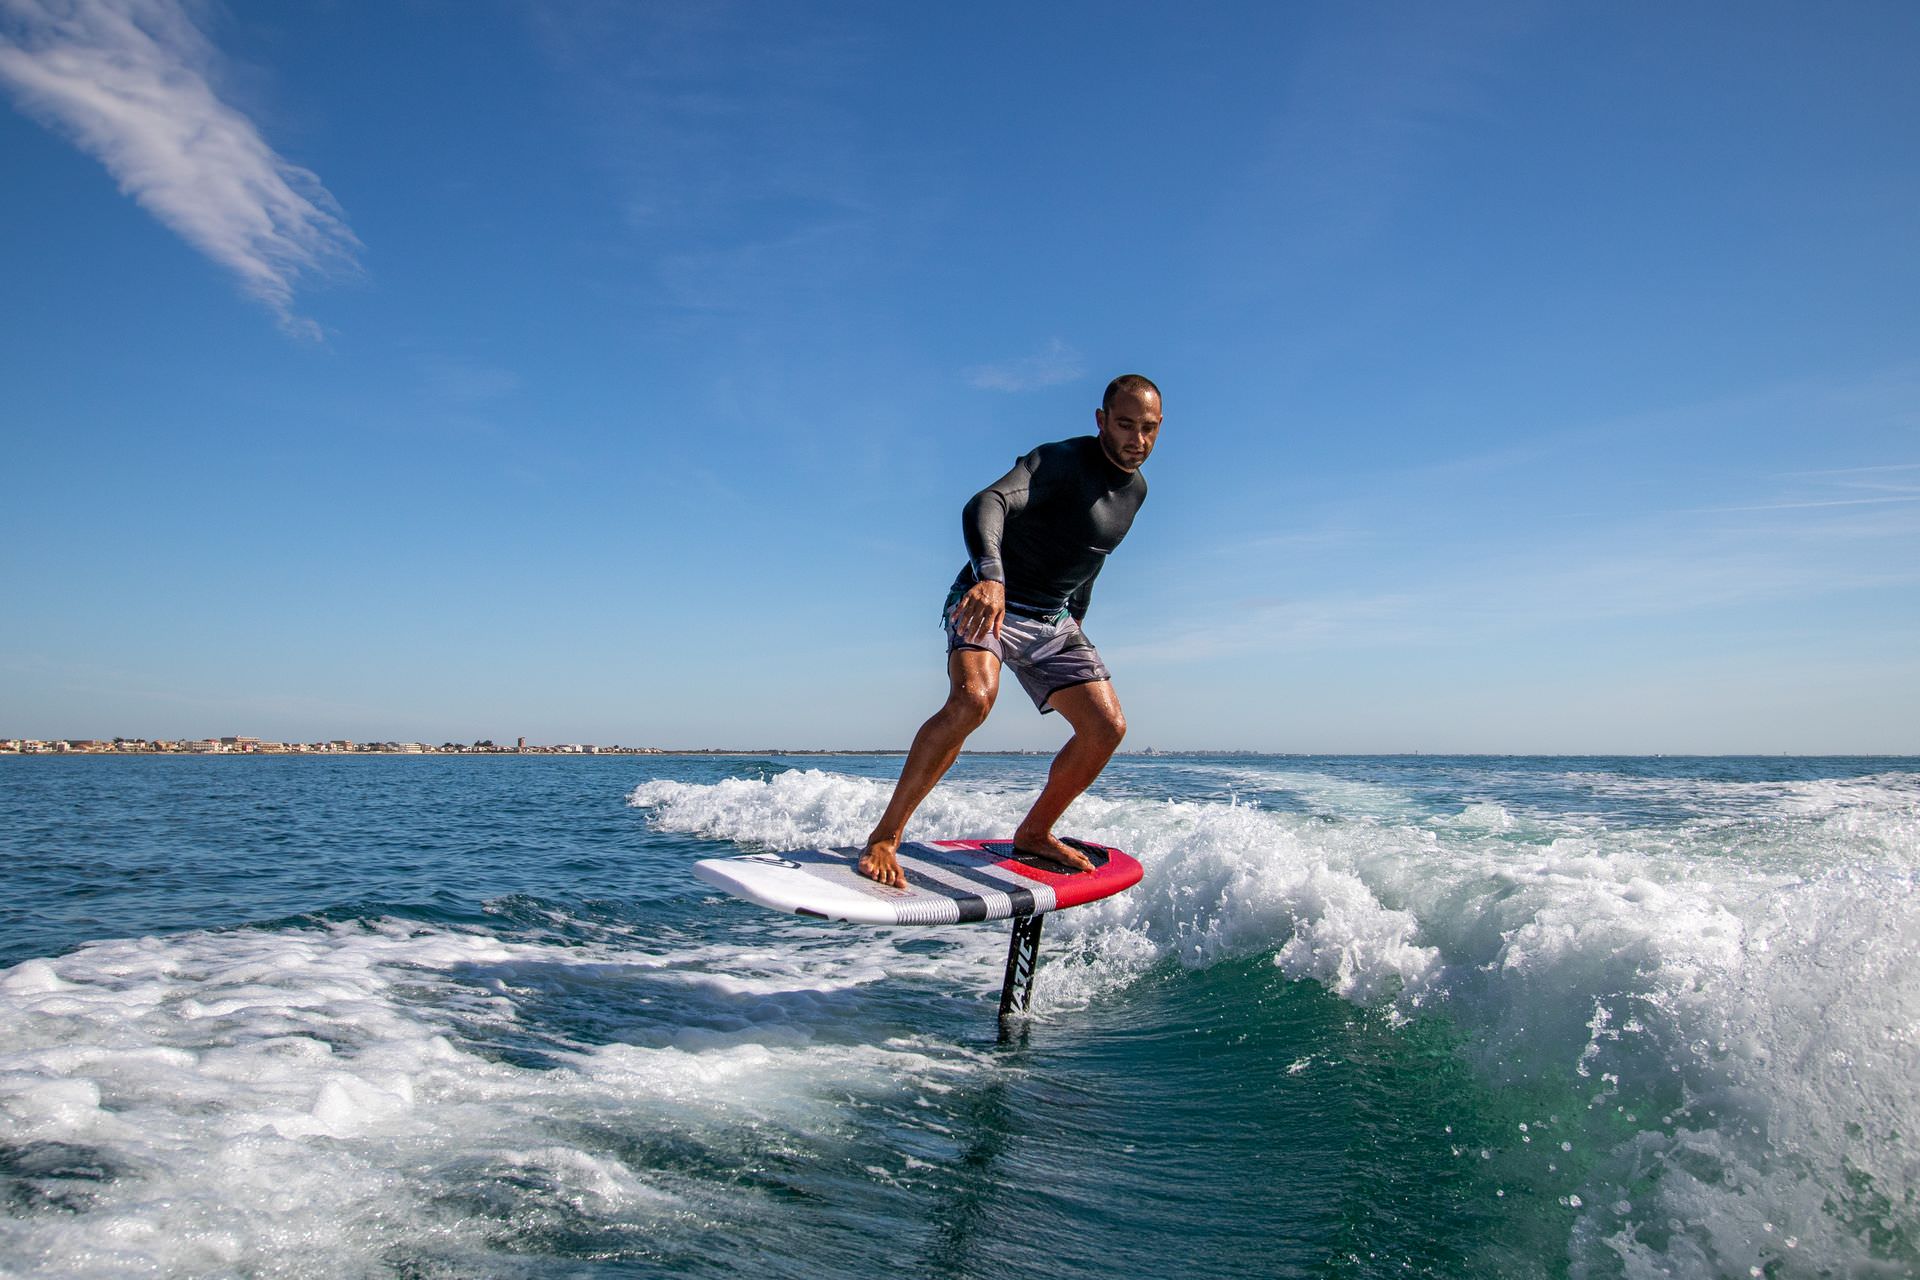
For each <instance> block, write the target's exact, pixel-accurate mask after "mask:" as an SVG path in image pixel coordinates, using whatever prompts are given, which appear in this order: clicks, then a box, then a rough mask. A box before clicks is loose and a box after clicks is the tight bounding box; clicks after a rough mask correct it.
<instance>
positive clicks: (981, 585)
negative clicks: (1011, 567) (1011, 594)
mask: <svg viewBox="0 0 1920 1280" xmlns="http://www.w3.org/2000/svg"><path fill="white" fill-rule="evenodd" d="M1006 616H1007V584H1006V583H1004V582H992V581H988V580H985V579H983V580H981V581H979V582H976V583H974V584H973V585H972V586H971V587H968V588H967V594H965V595H963V596H961V597H960V603H958V604H956V605H954V606H953V629H954V630H955V631H957V632H959V633H960V638H961V639H962V640H965V641H967V642H969V643H971V644H981V643H983V642H984V641H985V640H986V638H987V637H988V636H992V637H994V638H995V639H998V638H999V637H1000V623H1001V621H1002V620H1003V619H1005V618H1006Z"/></svg>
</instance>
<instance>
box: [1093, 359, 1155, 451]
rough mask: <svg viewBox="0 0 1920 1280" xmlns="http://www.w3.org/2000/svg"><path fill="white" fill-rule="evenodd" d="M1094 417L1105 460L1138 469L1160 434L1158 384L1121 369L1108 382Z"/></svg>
mask: <svg viewBox="0 0 1920 1280" xmlns="http://www.w3.org/2000/svg"><path fill="white" fill-rule="evenodd" d="M1093 420H1094V422H1096V423H1098V424H1099V427H1100V449H1101V451H1102V452H1104V453H1105V454H1106V455H1107V459H1108V461H1110V462H1112V463H1113V465H1114V466H1116V467H1119V468H1120V469H1121V470H1123V471H1138V470H1139V469H1140V464H1141V463H1143V462H1145V461H1146V460H1147V455H1148V454H1150V453H1152V452H1153V445H1154V441H1156V440H1158V439H1159V438H1160V388H1158V387H1156V386H1154V385H1153V382H1152V381H1151V380H1150V379H1148V378H1144V377H1142V376H1141V375H1139V374H1137V373H1123V374H1121V375H1120V376H1119V377H1117V378H1115V379H1114V380H1113V381H1112V382H1109V383H1108V384H1107V393H1106V395H1104V396H1102V397H1101V398H1100V407H1099V408H1098V409H1095V410H1094V411H1093Z"/></svg>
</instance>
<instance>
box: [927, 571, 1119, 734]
mask: <svg viewBox="0 0 1920 1280" xmlns="http://www.w3.org/2000/svg"><path fill="white" fill-rule="evenodd" d="M961 594H962V593H961V592H959V591H953V592H949V593H948V595H947V602H946V604H945V605H943V606H942V607H941V610H940V622H941V625H942V626H943V627H944V628H945V629H946V632H947V652H948V653H949V654H952V653H954V652H956V651H958V650H960V649H980V650H984V651H985V652H987V653H990V654H992V655H993V656H994V657H996V658H998V659H1000V662H1001V664H1002V665H1003V666H1007V667H1011V668H1013V674H1014V676H1015V677H1016V678H1017V679H1018V680H1019V681H1020V687H1021V688H1022V689H1025V690H1026V691H1027V696H1028V697H1029V698H1032V699H1033V705H1034V706H1036V707H1038V708H1039V709H1040V712H1041V714H1042V715H1045V714H1046V713H1047V712H1049V711H1052V710H1053V708H1052V707H1050V706H1048V705H1047V700H1048V699H1049V698H1051V697H1053V695H1054V694H1056V693H1058V692H1060V690H1062V689H1070V688H1072V687H1073V686H1074V685H1076V684H1091V683H1093V682H1094V681H1095V680H1111V679H1112V678H1113V677H1112V676H1111V675H1110V674H1109V673H1108V671H1107V664H1106V663H1104V662H1102V661H1100V651H1099V650H1098V649H1096V648H1094V647H1093V641H1091V640H1089V639H1087V633H1086V632H1084V631H1082V630H1081V629H1080V624H1079V623H1078V622H1075V621H1074V620H1073V615H1072V614H1070V613H1067V612H1066V611H1065V610H1062V611H1061V612H1060V613H1059V614H1057V615H1055V616H1054V617H1052V618H1033V617H1028V616H1027V615H1025V614H1019V613H1015V612H1013V610H1011V609H1009V610H1007V614H1006V616H1005V617H1004V618H1002V619H1001V620H1000V634H999V635H998V636H992V635H989V636H987V637H986V638H985V639H984V640H980V641H973V640H965V639H962V638H961V636H960V633H959V632H958V631H956V630H955V629H954V625H953V606H954V605H956V604H958V603H960V596H961Z"/></svg>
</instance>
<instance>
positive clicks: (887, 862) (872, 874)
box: [859, 840, 907, 889]
mask: <svg viewBox="0 0 1920 1280" xmlns="http://www.w3.org/2000/svg"><path fill="white" fill-rule="evenodd" d="M899 850H900V842H899V841H898V840H869V841H867V850H866V852H865V853H863V854H861V855H860V867H859V870H860V874H861V875H863V876H865V877H866V878H867V879H869V880H877V881H879V882H880V883H881V884H884V885H890V886H892V887H893V888H895V889H904V888H906V887H907V874H906V872H904V871H902V870H901V869H900V859H899V857H898V856H897V855H898V853H899Z"/></svg>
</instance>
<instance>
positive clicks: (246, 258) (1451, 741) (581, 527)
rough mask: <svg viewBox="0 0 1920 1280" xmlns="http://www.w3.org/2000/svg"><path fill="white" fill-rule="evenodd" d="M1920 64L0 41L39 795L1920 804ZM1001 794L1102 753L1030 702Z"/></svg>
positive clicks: (1812, 59)
mask: <svg viewBox="0 0 1920 1280" xmlns="http://www.w3.org/2000/svg"><path fill="white" fill-rule="evenodd" d="M1917 62H1920V8H1916V7H1915V6H1913V5H1911V4H1906V3H1889V4H1871V3H1861V4H1848V5H1839V6H1804V5H1787V4H1780V5H1774V4H1726V5H1714V4H1704V5H1690V6H1645V5H1636V6H1622V5H1602V4H1593V5H1579V6H1537V5H1521V4H1514V5H1505V4H1500V5H1475V4H1461V5H1414V4H1402V5H1349V4H1332V3H1326V4H1303V5H1251V4H1249V5H1210V4H1201V5H1197V6H1171V5H1142V6H1127V5H1109V4H1102V5H1084V6H1079V5H1058V6H1013V5H1007V6H992V5H985V6H940V7H935V6H899V5H882V4H820V5H811V4H808V5H798V4H784V3H769V4H740V5H734V4H695V3H687V4H669V5H631V4H624V3H619V4H616V3H606V4H594V3H567V4H553V5H535V4H512V3H485V2H484V0H476V2H475V3H471V4H468V3H452V2H451V0H448V2H437V3H426V2H402V3H393V4H363V3H346V2H342V3H333V4H318V5H315V4H291V3H264V2H263V3H248V4H244V5H231V6H225V7H220V6H213V5H203V4H195V3H186V4H181V3H176V2H175V0H4V2H0V92H3V94H4V98H5V101H6V103H7V104H8V105H7V107H6V109H4V110H0V164H3V165H4V182H0V279H4V280H5V282H6V288H5V293H6V297H7V305H6V306H5V308H4V309H3V310H0V326H4V329H3V330H0V339H3V342H0V351H3V352H4V355H3V356H0V383H3V384H4V387H3V389H0V454H3V455H4V462H0V511H4V515H5V522H6V527H7V532H6V536H5V538H4V540H0V599H4V601H5V607H4V609H0V618H3V620H0V736H7V735H14V734H24V735H28V736H70V735H71V736H88V735H98V736H112V735H115V734H126V735H147V736H160V735H166V736H172V735H195V736H198V735H207V734H233V733H241V734H256V735H260V736H266V737H289V738H302V739H307V738H317V737H339V736H347V737H353V738H357V739H381V738H418V739H426V740H431V741H441V740H445V739H448V738H453V739H459V740H468V739H473V738H479V737H492V738H495V739H511V738H513V737H516V736H519V735H521V734H524V735H526V736H527V737H528V738H529V739H532V740H536V741H591V742H622V743H627V744H654V745H668V746H706V745H728V746H741V747H765V746H789V747H816V746H823V747H834V746H839V747H862V746H895V745H901V744H904V743H905V742H906V741H907V739H908V738H909V737H910V736H911V733H912V730H913V728H914V726H915V725H917V724H918V723H919V721H920V720H921V719H922V718H923V717H924V716H925V715H926V714H927V713H928V712H929V711H931V710H932V708H933V707H934V706H935V705H936V704H937V702H938V700H939V698H940V696H941V694H942V691H943V681H944V677H943V675H942V656H941V640H940V635H939V632H938V629H937V617H936V615H937V610H938V606H939V601H940V598H941V595H942V593H943V590H944V587H945V585H946V583H947V581H948V580H949V579H950V578H951V576H952V574H953V572H954V570H955V568H956V567H957V566H958V564H959V563H960V560H961V558H962V554H963V553H962V549H961V546H960V540H959V516H958V513H959V508H960V506H961V504H962V503H963V502H964V500H965V499H966V498H967V497H968V496H969V495H970V494H971V493H972V492H973V491H974V490H976V489H978V488H979V487H981V486H982V485H984V484H985V483H987V482H988V481H989V480H991V479H993V478H994V477H995V476H997V475H998V474H1000V472H1001V471H1002V470H1004V468H1005V466H1006V465H1007V463H1008V462H1010V461H1011V460H1012V458H1013V457H1014V456H1015V455H1016V454H1018V453H1021V452H1024V451H1025V450H1026V449H1027V448H1030V447H1031V446H1032V445H1034V444H1036V443H1039V442H1041V441H1043V440H1051V439H1059V438H1062V437H1065V436H1069V435H1075V434H1081V433H1084V432H1086V431H1090V430H1091V429H1092V411H1093V408H1094V407H1095V405H1096V403H1097V401H1098V396H1099V392H1100V388H1101V387H1102V386H1103V385H1104V384H1105V381H1106V379H1107V378H1109V377H1110V376H1112V375H1113V374H1116V373H1119V372H1122V371H1128V370H1138V371H1140V372H1144V373H1147V374H1149V375H1150V376H1152V377H1153V378H1155V379H1156V381H1158V382H1159V383H1160V385H1161V387H1162V388H1163V390H1164V391H1165V396H1166V401H1165V411H1166V425H1165V428H1164V431H1163V435H1162V439H1161V444H1160V448H1159V451H1158V453H1157V454H1156V455H1155V457H1154V458H1153V459H1152V461H1151V462H1149V463H1148V466H1147V474H1148V477H1149V480H1150V482H1151V485H1152V496H1151V498H1150V500H1149V502H1148V504H1147V506H1146V507H1145V508H1144V510H1143V511H1142V514H1141V516H1140V519H1139V521H1138V522H1137V523H1136V525H1135V527H1134V530H1133V533H1132V534H1131V535H1130V537H1129V539H1128V541H1127V543H1126V545H1125V546H1123V547H1122V548H1121V549H1120V551H1119V552H1117V553H1116V554H1115V556H1114V557H1113V560H1112V562H1111V563H1110V565H1109V566H1108V568H1107V570H1106V571H1105V573H1104V574H1103V576H1102V578H1101V581H1100V583H1099V585H1098V587H1097V589H1096V592H1095V597H1094V604H1093V610H1092V612H1091V614H1090V616H1089V619H1088V631H1089V632H1090V634H1092V635H1093V637H1094V638H1095V640H1096V641H1097V642H1098V643H1099V644H1100V646H1101V648H1102V651H1103V652H1104V653H1105V654H1106V655H1107V657H1108V659H1109V663H1110V665H1111V666H1113V667H1114V669H1115V672H1116V682H1117V688H1118V690H1119V692H1120V694H1121V697H1122V700H1123V702H1124V703H1125V705H1126V707H1127V709H1128V713H1129V719H1130V721H1131V724H1132V732H1131V735H1130V738H1129V746H1130V747H1149V746H1155V747H1162V748H1182V747H1185V748H1202V747H1222V748H1251V749H1266V750H1281V751H1401V750H1424V751H1447V750H1464V751H1513V752H1537V751H1570V752H1587V751H1592V752H1612V751H1622V752H1642V751H1644V752H1656V751H1670V752H1683V751H1706V752H1713V751H1754V752H1774V751H1807V752H1849V751H1861V752H1913V751H1920V730H1917V729H1916V727H1915V726H1917V725H1920V590H1917V589H1916V588H1920V307H1917V306H1916V301H1915V300H1916V299H1917V298H1920V248H1916V246H1917V245H1920V129H1916V128H1915V127H1914V125H1915V121H1920V76H1915V75H1914V74H1913V67H1914V66H1915V65H1916V63H1917ZM1007 693H1008V696H1007V697H1005V698H1003V700H1002V703H1001V706H1000V708H999V709H998V710H997V712H996V714H995V716H994V718H993V720H992V721H991V722H990V723H989V725H988V726H987V728H986V729H984V730H983V731H982V732H981V733H980V734H979V735H978V736H977V737H976V739H975V743H976V745H979V746H983V747H1046V746H1051V745H1053V744H1055V743H1057V742H1058V741H1059V740H1060V738H1061V736H1062V733H1063V732H1064V729H1063V726H1061V725H1059V724H1058V723H1057V718H1055V717H1048V718H1047V719H1045V720H1044V721H1043V720H1041V719H1040V718H1038V717H1036V716H1034V715H1033V713H1032V711H1031V709H1030V708H1029V707H1027V706H1026V705H1025V703H1024V701H1023V700H1021V699H1020V698H1019V697H1018V695H1017V691H1016V690H1014V689H1012V687H1011V686H1009V688H1008V691H1007Z"/></svg>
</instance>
